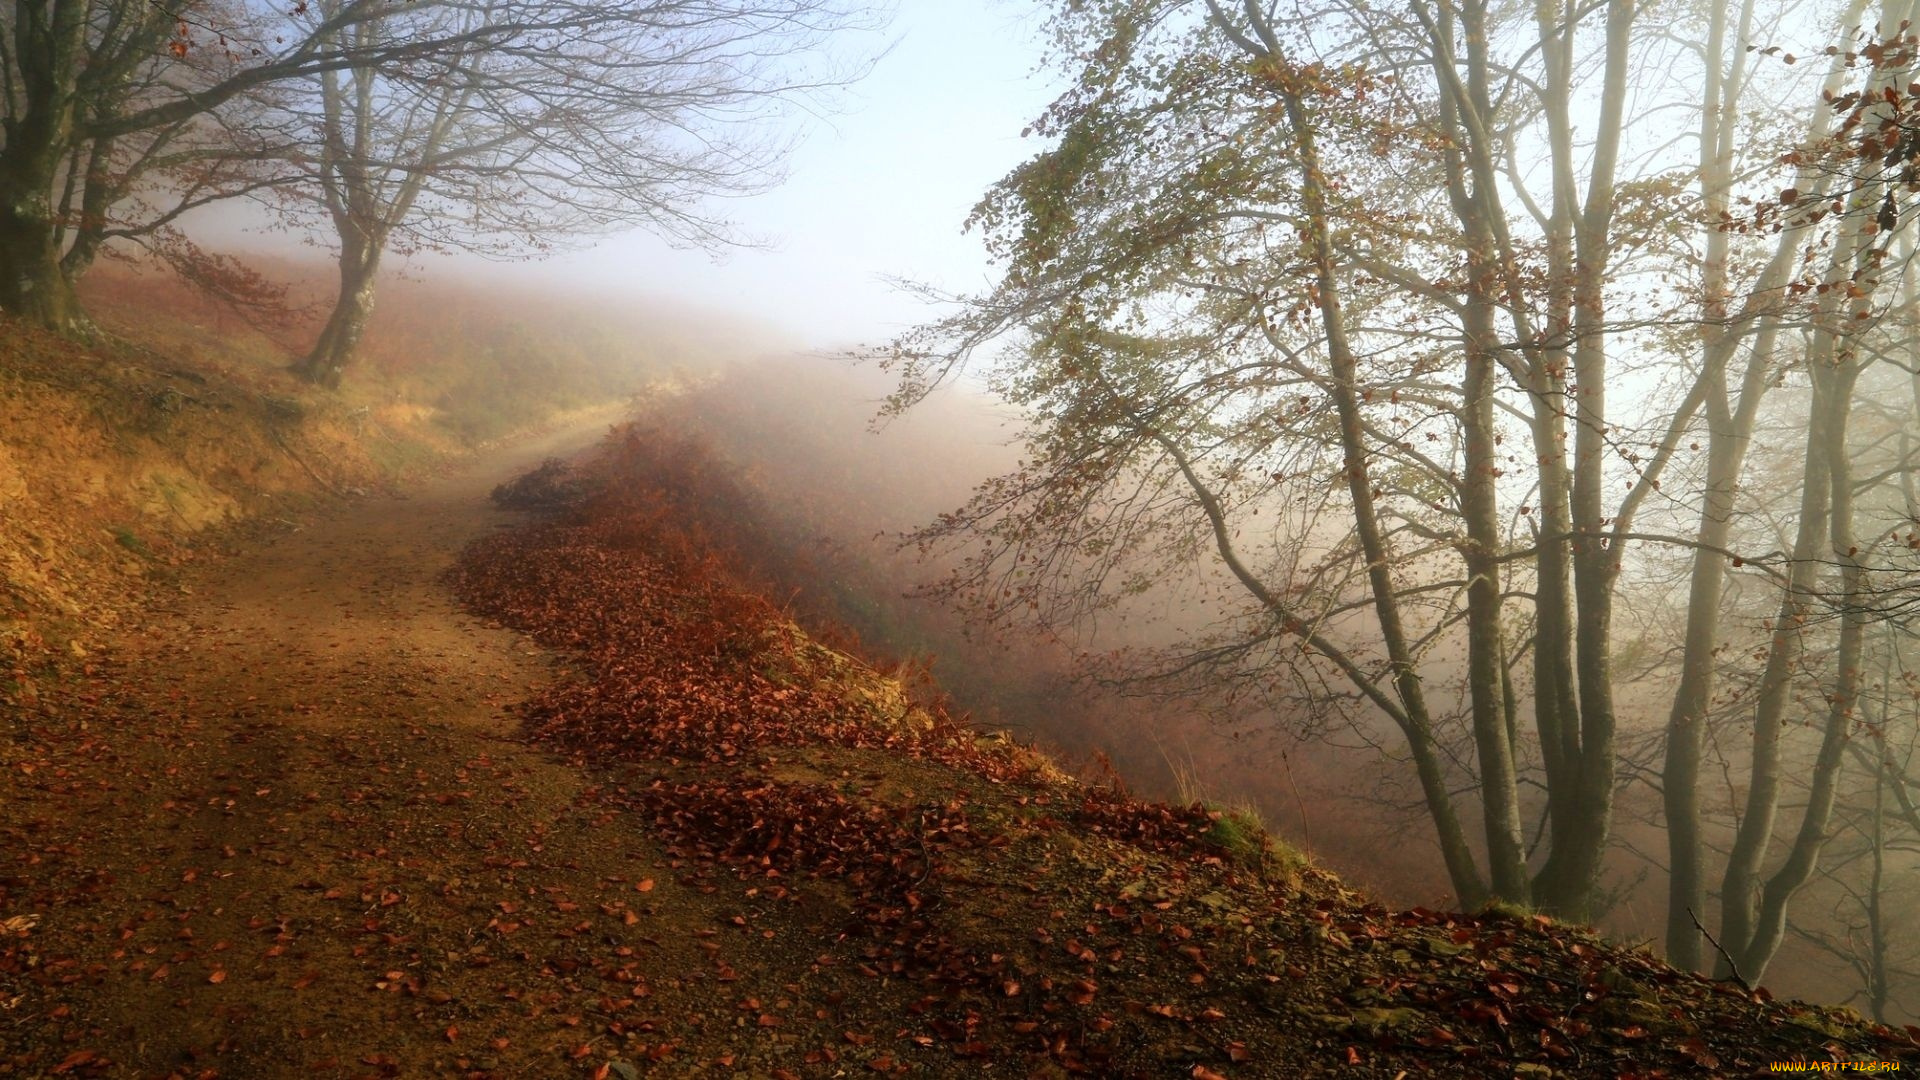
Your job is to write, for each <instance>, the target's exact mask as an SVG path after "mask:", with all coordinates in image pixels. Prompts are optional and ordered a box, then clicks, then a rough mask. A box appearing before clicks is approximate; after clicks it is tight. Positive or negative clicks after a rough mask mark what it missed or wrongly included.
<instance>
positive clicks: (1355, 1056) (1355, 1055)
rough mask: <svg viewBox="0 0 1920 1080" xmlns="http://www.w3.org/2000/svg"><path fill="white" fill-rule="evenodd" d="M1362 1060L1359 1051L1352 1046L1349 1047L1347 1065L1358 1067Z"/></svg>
mask: <svg viewBox="0 0 1920 1080" xmlns="http://www.w3.org/2000/svg"><path fill="white" fill-rule="evenodd" d="M1360 1060H1361V1059H1360V1051H1359V1049H1358V1048H1356V1047H1352V1046H1349V1047H1347V1064H1349V1065H1358V1064H1360Z"/></svg>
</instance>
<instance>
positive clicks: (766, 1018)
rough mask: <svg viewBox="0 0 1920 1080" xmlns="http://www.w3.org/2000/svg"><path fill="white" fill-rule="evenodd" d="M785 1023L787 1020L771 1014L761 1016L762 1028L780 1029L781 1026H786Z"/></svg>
mask: <svg viewBox="0 0 1920 1080" xmlns="http://www.w3.org/2000/svg"><path fill="white" fill-rule="evenodd" d="M784 1023H786V1021H785V1020H782V1019H780V1018H779V1017H777V1016H774V1015H773V1014H771V1013H761V1014H760V1020H759V1024H760V1026H761V1027H764V1028H771V1027H779V1026H780V1025H781V1024H784Z"/></svg>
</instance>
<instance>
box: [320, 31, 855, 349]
mask: <svg viewBox="0 0 1920 1080" xmlns="http://www.w3.org/2000/svg"><path fill="white" fill-rule="evenodd" d="M338 6H339V4H338V3H337V2H335V3H323V4H321V5H320V6H319V7H318V8H316V10H315V19H316V25H320V24H325V23H330V22H333V21H335V12H336V9H337V8H338ZM540 6H541V7H542V10H541V12H540V14H539V15H538V17H536V18H531V19H529V17H528V11H527V5H523V4H518V3H516V4H505V3H498V2H493V0H482V2H479V3H474V4H448V3H441V4H438V5H434V6H431V7H424V8H419V9H415V10H410V11H407V12H404V13H402V14H399V15H396V16H395V17H392V18H388V19H385V20H382V21H380V22H377V23H376V22H366V23H359V24H354V25H351V26H347V27H344V28H342V29H341V30H340V31H338V45H337V47H339V48H341V49H342V50H343V51H346V52H349V53H353V54H356V55H377V54H384V53H387V52H390V51H391V50H392V49H393V47H394V46H395V45H396V44H397V43H400V42H404V41H408V40H418V39H421V38H443V39H447V40H449V41H463V42H471V44H469V45H465V46H461V47H457V48H448V49H446V50H443V51H440V52H436V53H433V54H430V55H427V56H421V57H413V56H407V57H404V58H401V59H398V60H395V61H393V62H390V63H376V64H367V65H363V66H359V67H355V68H351V69H347V70H344V71H324V72H321V73H319V74H317V75H315V76H313V77H312V78H311V79H310V80H309V81H308V83H307V85H306V88H307V90H308V91H309V93H308V94H307V95H305V96H304V97H302V98H300V99H298V101H297V102H296V107H297V108H299V109H304V110H305V115H304V116H302V117H300V118H299V119H298V120H297V121H293V122H288V123H286V124H285V125H284V126H288V127H303V128H305V129H307V130H308V131H310V132H311V135H310V136H309V138H310V140H311V141H310V144H309V147H310V148H308V149H306V150H305V151H304V152H303V153H301V154H300V155H299V157H298V161H299V163H300V164H301V165H302V166H304V167H305V168H307V169H308V170H310V172H311V182H310V183H309V184H306V185H303V186H302V187H300V188H298V189H294V191H295V193H296V194H297V195H300V196H304V197H307V198H309V199H310V201H309V202H306V204H305V205H307V206H313V205H315V204H317V206H318V207H319V208H320V209H321V210H323V211H324V215H325V219H326V221H327V223H328V224H329V225H330V226H331V230H332V232H333V233H334V235H335V236H336V237H337V242H338V245H339V268H340V288H339V293H338V296H337V299H336V302H335V304H334V307H333V310H332V313H331V315H330V317H329V318H328V320H327V322H326V324H325V325H324V327H323V329H322V330H321V332H320V336H319V339H318V340H317V341H316V343H315V344H314V346H313V349H312V350H311V351H310V352H309V354H308V355H307V356H306V358H305V359H304V360H302V361H301V362H300V363H299V364H298V365H296V370H297V371H298V372H299V373H300V374H301V375H303V376H304V377H306V378H307V379H309V380H312V381H315V382H321V383H326V384H333V383H337V382H338V380H339V378H340V375H341V372H342V371H343V370H344V368H345V367H346V366H347V364H348V363H349V362H350V360H351V358H352V355H353V352H354V349H355V347H356V345H357V344H358V342H359V339H360V336H361V333H362V331H363V329H364V327H365V325H366V321H367V318H368V316H369V314H370V313H371V310H372V304H373V299H374V290H375V284H376V279H377V275H378V269H379V264H380V259H381V257H382V255H383V254H384V253H385V252H386V251H387V250H388V248H389V247H391V246H394V245H396V244H397V245H399V246H401V247H402V248H403V249H406V250H414V249H419V248H432V249H439V250H446V249H460V250H468V251H479V252H481V253H484V254H494V255H507V254H513V255H524V254H528V253H538V252H541V251H546V250H550V249H551V248H552V247H553V246H554V245H555V244H557V243H559V242H561V241H562V240H563V239H564V238H566V237H570V236H579V235H583V234H596V233H605V232H610V231H614V230H617V229H622V228H629V227H635V226H638V227H643V228H646V229H649V230H651V231H653V232H655V233H656V234H659V235H664V236H666V237H667V238H669V239H671V240H673V241H676V242H682V243H688V244H694V245H701V246H709V247H711V246H716V245H722V244H726V243H731V242H734V240H735V237H734V236H733V234H732V233H731V232H730V230H729V229H728V228H727V227H726V225H725V223H724V222H723V221H721V220H720V219H718V218H717V217H715V216H714V215H713V214H712V212H711V210H710V209H709V208H708V207H709V206H710V202H709V201H708V200H710V199H712V198H713V197H718V196H734V195H740V194H744V193H748V192H751V191H754V190H758V189H761V188H763V187H765V186H767V185H768V184H770V183H771V182H772V181H773V180H774V179H776V168H777V165H778V162H779V159H780V157H781V154H782V152H783V151H784V150H785V149H786V146H787V143H786V141H784V140H781V139H778V138H776V137H774V135H773V134H772V132H771V130H770V125H769V124H768V123H766V121H769V120H773V119H778V118H782V117H784V116H785V115H786V114H787V113H788V112H790V111H791V109H793V108H795V107H798V106H803V105H806V104H808V103H809V102H818V101H819V100H820V95H821V92H822V91H825V90H827V89H830V88H832V87H834V86H836V85H839V84H842V83H844V82H845V81H846V80H848V79H850V78H852V77H854V75H856V74H857V73H858V68H856V67H849V66H847V65H839V64H836V63H835V62H834V61H833V60H832V57H831V56H830V55H829V46H830V45H832V44H833V42H834V40H835V38H836V37H837V36H839V35H844V34H847V33H849V32H851V31H857V30H863V29H872V28H874V27H875V26H876V25H877V23H876V22H875V20H874V19H872V18H871V17H869V16H868V15H866V14H865V13H863V12H862V11H861V10H860V9H858V8H856V7H853V6H851V5H847V4H843V3H840V2H839V0H644V2H622V3H606V2H599V0H580V2H578V3H564V4H562V3H552V2H551V0H549V2H547V3H545V4H544V5H540ZM516 21H517V22H520V23H522V24H523V25H522V26H521V27H520V28H518V29H514V30H512V31H510V32H503V33H486V32H485V31H486V29H487V28H489V27H493V26H496V25H499V24H502V23H509V22H516ZM562 28H564V30H562ZM296 209H297V206H296Z"/></svg>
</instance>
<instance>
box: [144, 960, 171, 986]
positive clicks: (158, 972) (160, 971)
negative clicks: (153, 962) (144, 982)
mask: <svg viewBox="0 0 1920 1080" xmlns="http://www.w3.org/2000/svg"><path fill="white" fill-rule="evenodd" d="M171 974H173V969H172V968H170V967H168V966H167V965H165V964H161V965H160V966H159V967H157V968H154V969H153V974H151V975H149V976H147V978H149V979H152V980H153V981H155V982H159V981H160V980H161V979H164V978H166V977H167V976H168V975H171Z"/></svg>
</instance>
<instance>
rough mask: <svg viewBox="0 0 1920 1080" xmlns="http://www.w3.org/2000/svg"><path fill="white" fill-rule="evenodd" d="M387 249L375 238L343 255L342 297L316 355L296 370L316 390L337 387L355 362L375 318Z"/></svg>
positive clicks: (363, 239) (349, 245)
mask: <svg viewBox="0 0 1920 1080" xmlns="http://www.w3.org/2000/svg"><path fill="white" fill-rule="evenodd" d="M383 248H384V245H383V244H382V243H380V242H379V241H378V240H376V239H375V238H372V237H360V238H355V239H354V240H353V241H351V242H349V243H347V244H345V245H343V246H342V250H341V253H340V293H339V296H338V297H336V298H335V300H334V303H333V312H332V314H330V315H329V316H328V317H327V322H326V325H325V326H323V327H321V329H320V337H319V338H318V339H317V340H316V341H315V342H314V344H313V349H312V351H310V352H308V353H307V355H306V356H305V357H304V358H303V359H301V360H300V361H299V362H297V363H295V364H294V366H293V371H294V373H295V374H296V375H298V376H300V377H301V378H302V379H305V380H306V381H308V382H310V383H313V384H314V385H316V386H325V387H329V388H331V387H337V386H339V385H340V377H341V376H342V375H343V374H344V373H345V372H346V369H347V366H348V365H349V364H351V363H352V362H353V359H354V356H355V354H356V353H357V352H358V351H359V348H360V339H361V337H362V336H363V335H364V334H365V333H366V330H367V320H368V319H369V318H371V317H372V316H373V301H374V293H375V289H376V286H377V285H378V278H379V274H380V256H381V254H382V251H383Z"/></svg>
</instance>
